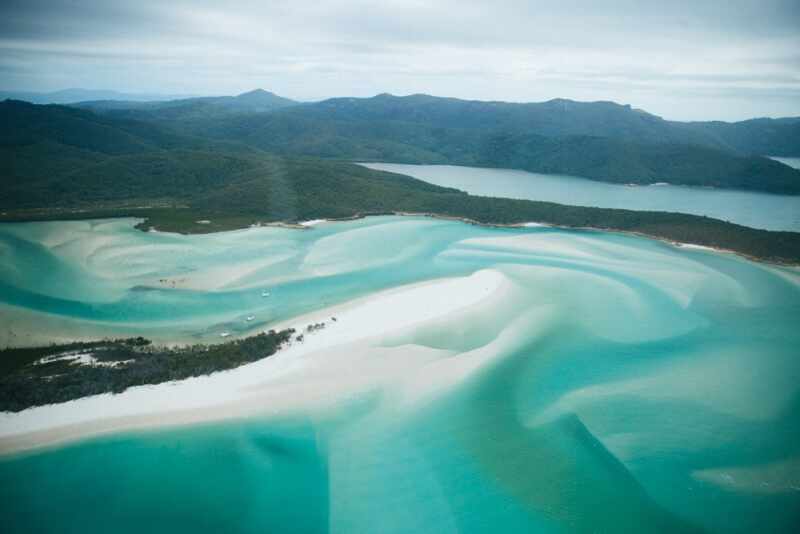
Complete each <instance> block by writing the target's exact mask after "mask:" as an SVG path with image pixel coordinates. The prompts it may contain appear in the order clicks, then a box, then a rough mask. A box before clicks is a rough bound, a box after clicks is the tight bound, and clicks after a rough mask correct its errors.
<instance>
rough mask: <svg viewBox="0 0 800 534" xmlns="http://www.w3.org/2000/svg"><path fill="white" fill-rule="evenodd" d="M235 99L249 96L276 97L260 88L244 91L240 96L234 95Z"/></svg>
mask: <svg viewBox="0 0 800 534" xmlns="http://www.w3.org/2000/svg"><path fill="white" fill-rule="evenodd" d="M236 96H237V98H239V97H249V96H278V95H276V94H275V93H273V92H271V91H267V90H266V89H261V88H260V87H259V88H257V89H253V90H252V91H246V92H244V93H242V94H239V95H236Z"/></svg>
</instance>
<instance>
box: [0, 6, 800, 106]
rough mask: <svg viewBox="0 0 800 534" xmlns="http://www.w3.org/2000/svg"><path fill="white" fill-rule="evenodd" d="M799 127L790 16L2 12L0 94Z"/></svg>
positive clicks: (330, 10) (486, 9)
mask: <svg viewBox="0 0 800 534" xmlns="http://www.w3.org/2000/svg"><path fill="white" fill-rule="evenodd" d="M67 87H86V88H92V89H115V90H120V91H127V92H147V93H152V92H157V93H185V94H236V93H240V92H244V91H247V90H250V89H253V88H255V87H262V88H265V89H268V90H271V91H274V92H276V93H278V94H281V95H284V96H288V97H291V98H296V99H301V100H312V99H313V100H316V99H322V98H327V97H331V96H372V95H374V94H377V93H381V92H390V93H393V94H400V95H403V94H411V93H429V94H434V95H440V96H456V97H461V98H475V99H481V100H508V101H543V100H549V99H551V98H555V97H564V98H572V99H577V100H614V101H617V102H621V103H628V104H631V105H633V106H635V107H640V108H643V109H646V110H648V111H650V112H652V113H656V114H658V115H661V116H664V117H666V118H670V119H681V120H683V119H712V118H718V119H724V120H732V119H742V118H748V117H754V116H787V115H793V116H800V0H715V1H703V0H661V1H656V2H646V1H633V0H618V1H608V0H607V1H588V0H587V1H578V0H558V1H547V2H538V1H530V0H529V1H524V0H505V1H504V0H494V1H485V0H480V1H469V0H460V1H457V0H431V1H419V0H370V1H362V0H330V1H329V0H315V1H312V2H303V1H302V0H290V1H283V0H262V1H250V0H226V1H205V0H200V1H191V2H190V1H185V0H167V1H164V0H161V1H150V0H116V1H115V0H72V1H70V0H0V88H2V89H13V90H34V91H51V90H57V89H63V88H67Z"/></svg>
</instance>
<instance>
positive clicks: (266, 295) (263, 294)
mask: <svg viewBox="0 0 800 534" xmlns="http://www.w3.org/2000/svg"><path fill="white" fill-rule="evenodd" d="M261 296H262V297H268V296H269V291H267V290H264V291H262V292H261Z"/></svg>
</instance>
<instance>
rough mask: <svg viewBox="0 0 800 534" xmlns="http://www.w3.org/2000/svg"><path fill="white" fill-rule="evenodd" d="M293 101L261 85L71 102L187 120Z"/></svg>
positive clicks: (135, 115) (121, 114) (122, 114)
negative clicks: (226, 91)
mask: <svg viewBox="0 0 800 534" xmlns="http://www.w3.org/2000/svg"><path fill="white" fill-rule="evenodd" d="M297 104H298V102H295V101H294V100H291V99H289V98H284V97H282V96H278V95H276V94H275V93H271V92H269V91H265V90H263V89H255V90H253V91H248V92H247V93H242V94H240V95H237V96H208V97H197V98H183V99H177V100H166V101H154V102H137V101H119V100H95V101H87V102H79V103H77V104H74V105H75V107H78V108H82V109H88V110H91V111H96V112H100V113H110V114H113V115H114V116H115V117H116V118H131V119H139V120H148V119H149V120H187V119H197V118H209V117H222V116H226V115H237V114H243V113H262V112H267V111H274V110H277V109H283V108H287V107H291V106H295V105H297Z"/></svg>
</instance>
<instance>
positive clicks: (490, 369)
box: [0, 217, 800, 533]
mask: <svg viewBox="0 0 800 534" xmlns="http://www.w3.org/2000/svg"><path fill="white" fill-rule="evenodd" d="M132 224H133V223H132V221H96V222H93V223H88V222H71V223H34V224H19V225H3V226H0V274H2V277H0V280H2V285H0V299H1V300H2V301H3V302H5V303H6V304H4V311H3V313H4V314H6V315H5V316H6V317H12V318H17V320H16V322H15V323H14V328H15V332H16V336H17V338H25V336H29V337H32V336H35V335H51V334H52V335H56V336H60V335H62V333H61V330H59V329H61V328H69V329H72V330H73V331H76V332H83V333H87V334H88V333H97V332H104V333H107V334H117V333H125V332H128V331H134V330H135V331H137V332H142V333H143V334H144V335H151V334H154V335H159V336H161V337H162V339H165V340H169V339H178V338H181V339H182V338H185V337H189V338H192V339H194V338H201V339H202V338H204V337H208V338H209V339H210V338H211V336H215V333H214V332H216V331H217V330H218V329H220V328H226V329H233V328H234V327H237V325H240V324H244V323H243V321H242V320H241V319H239V317H241V315H243V314H247V313H253V314H255V315H257V316H258V317H259V320H261V321H264V323H263V324H262V325H261V328H265V327H268V326H269V324H270V322H274V321H276V320H279V319H285V318H288V317H290V316H293V315H296V314H299V313H303V312H306V311H310V310H312V309H315V308H318V307H320V306H323V302H325V303H328V304H332V303H335V302H342V301H345V300H348V299H352V298H354V297H356V296H363V295H368V294H371V293H373V292H375V291H378V290H380V289H386V288H391V287H397V286H398V285H402V284H406V283H410V282H417V281H421V280H431V279H436V278H440V277H445V276H448V277H459V276H467V275H471V274H472V273H475V272H477V271H481V270H486V269H490V270H492V271H494V272H496V273H500V275H502V277H503V279H504V280H505V281H506V288H505V289H504V292H502V293H499V294H498V295H496V296H495V297H493V298H489V299H487V300H485V301H482V302H481V303H480V304H479V305H478V306H474V307H468V308H465V309H460V310H456V311H454V312H452V313H451V314H450V315H448V316H447V317H444V318H438V319H436V320H431V321H428V322H425V323H423V324H420V325H417V326H416V327H414V328H411V329H404V330H398V331H394V332H392V333H391V334H389V335H386V336H384V337H382V338H381V339H380V341H379V342H377V343H378V344H377V345H376V346H375V347H374V353H373V354H370V355H368V357H367V358H366V359H365V360H362V361H361V362H360V364H359V365H358V366H354V365H352V363H351V365H342V366H341V367H338V366H337V362H338V361H342V362H348V361H349V360H334V361H333V362H324V361H320V362H319V363H318V364H314V365H311V366H309V367H308V368H302V369H300V370H299V371H297V373H296V374H295V375H291V377H290V378H285V379H284V381H288V382H292V381H293V382H294V383H295V384H296V389H289V390H287V391H289V392H290V393H291V394H292V395H297V396H302V395H308V394H310V393H311V392H309V391H308V390H307V389H304V387H305V386H304V383H303V380H304V377H311V376H312V375H313V373H312V372H313V371H315V372H317V373H320V372H322V370H323V369H324V370H325V372H326V373H328V374H326V375H325V376H326V377H327V380H329V381H331V382H333V383H337V382H340V383H341V384H342V385H341V389H342V391H341V395H338V396H337V395H331V396H330V398H329V401H327V402H326V403H324V405H319V404H314V403H311V404H308V405H305V404H301V405H298V406H299V407H297V408H295V409H292V410H286V411H284V412H280V413H275V414H272V415H269V416H267V415H264V416H257V417H249V418H244V419H232V420H230V421H227V422H225V423H220V424H205V425H195V426H186V427H177V428H171V429H160V430H153V431H142V432H125V433H118V434H112V435H107V436H105V437H102V438H95V439H89V440H84V441H81V442H76V443H72V444H67V445H64V446H61V447H56V448H51V449H47V450H40V451H33V452H29V453H22V454H18V455H14V456H6V457H2V458H0V514H2V517H3V520H4V522H3V532H26V533H27V532H80V533H92V532H98V533H99V532H142V531H149V532H170V533H174V532H344V533H350V532H404V533H405V532H466V533H471V532H475V533H479V532H488V531H492V532H696V531H702V530H706V531H712V532H793V531H795V527H796V525H797V524H798V519H799V518H800V516H799V512H798V510H800V416H798V413H800V412H799V411H798V409H800V360H798V358H800V353H798V348H799V347H800V331H798V329H797V325H798V324H800V275H798V272H797V271H796V270H793V269H784V268H777V267H769V266H766V265H761V264H756V263H752V262H748V261H745V260H743V259H741V258H738V257H735V256H731V255H721V254H715V253H710V252H706V251H701V250H690V249H677V248H674V247H671V246H669V245H666V244H664V243H660V242H657V241H652V240H646V239H641V238H636V237H631V236H622V235H615V234H607V233H600V232H581V231H564V230H557V229H551V228H529V229H496V228H495V229H493V228H482V227H477V226H470V225H466V224H462V223H458V222H452V221H439V220H434V219H426V218H401V217H376V218H368V219H364V220H360V221H352V222H346V223H326V224H322V225H320V226H317V227H315V228H314V229H313V230H308V231H292V230H284V229H275V228H270V229H263V228H262V229H251V230H246V231H240V232H231V233H225V234H214V235H211V236H176V235H170V234H157V233H147V234H145V233H141V232H136V231H134V230H132ZM243 265H244V266H247V268H244V267H242V266H243ZM165 278H168V279H176V280H177V279H180V278H186V279H187V280H186V281H184V282H181V284H183V285H184V286H185V287H182V288H175V289H173V288H172V287H164V284H163V283H161V282H159V280H161V279H165ZM188 286H192V287H194V289H192V288H190V287H188ZM199 286H203V287H204V288H205V289H202V290H201V289H199ZM264 287H268V288H269V289H270V290H271V292H272V295H271V296H270V297H268V298H262V297H261V295H260V292H261V290H262V288H264ZM145 288H146V289H145ZM419 305H420V307H421V308H422V307H425V305H426V303H425V302H420V303H419ZM386 320H387V321H391V320H392V317H391V314H389V315H388V316H387V317H386ZM132 323H133V324H134V325H135V326H132ZM245 329H246V327H242V331H244V330H245ZM37 330H38V332H37ZM418 350H422V351H425V352H424V355H425V356H424V357H419V356H417V355H416V354H417V352H415V351H418ZM398 359H399V360H401V361H402V362H403V363H404V365H401V366H399V367H398V363H397V360H398ZM323 360H324V358H323ZM325 365H327V367H324V366H325ZM362 366H364V367H362ZM365 367H368V368H369V373H366V371H365V374H364V377H365V378H364V383H365V385H364V384H362V386H361V387H360V388H359V389H357V390H355V389H353V390H349V386H348V384H350V383H351V382H350V380H351V379H352V377H353V375H359V374H360V373H361V372H362V369H363V368H365ZM401 371H402V372H401ZM313 376H316V377H317V378H318V375H313ZM311 384H313V382H312V383H311ZM289 386H291V384H289ZM309 387H313V386H309Z"/></svg>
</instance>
